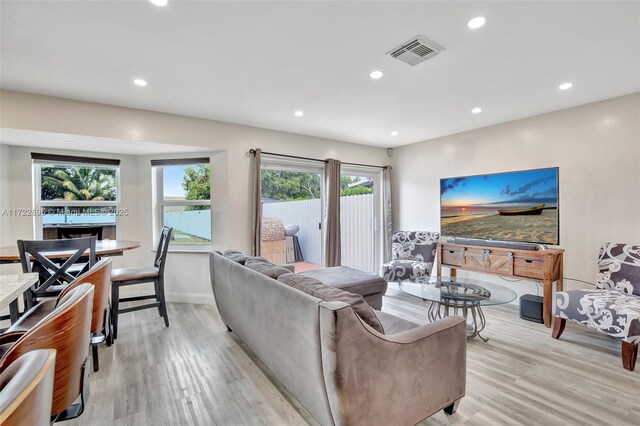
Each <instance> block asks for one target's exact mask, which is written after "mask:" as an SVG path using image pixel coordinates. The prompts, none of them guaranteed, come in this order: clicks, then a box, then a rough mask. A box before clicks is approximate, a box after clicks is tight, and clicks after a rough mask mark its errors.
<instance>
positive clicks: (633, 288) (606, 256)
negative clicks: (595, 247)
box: [597, 243, 640, 296]
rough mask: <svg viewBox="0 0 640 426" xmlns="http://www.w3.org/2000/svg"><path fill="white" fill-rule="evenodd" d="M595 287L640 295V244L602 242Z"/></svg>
mask: <svg viewBox="0 0 640 426" xmlns="http://www.w3.org/2000/svg"><path fill="white" fill-rule="evenodd" d="M597 287H598V288H605V289H606V288H615V289H617V290H620V291H621V292H623V293H627V294H635V295H636V296H640V245H633V244H625V243H606V244H604V245H603V246H602V247H601V248H600V255H599V256H598V284H597Z"/></svg>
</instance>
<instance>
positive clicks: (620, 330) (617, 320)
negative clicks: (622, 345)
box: [555, 289, 640, 343]
mask: <svg viewBox="0 0 640 426" xmlns="http://www.w3.org/2000/svg"><path fill="white" fill-rule="evenodd" d="M555 315H556V316H558V317H560V318H564V319H568V320H571V321H575V322H577V323H580V324H582V325H586V326H587V327H589V328H593V329H595V330H598V331H600V332H602V333H605V334H608V335H610V336H613V337H618V338H621V339H623V340H626V341H628V342H631V343H640V297H639V296H635V295H629V294H625V293H623V292H621V291H619V290H616V289H585V290H570V291H561V292H558V293H556V312H555Z"/></svg>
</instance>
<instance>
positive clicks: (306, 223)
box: [260, 157, 324, 272]
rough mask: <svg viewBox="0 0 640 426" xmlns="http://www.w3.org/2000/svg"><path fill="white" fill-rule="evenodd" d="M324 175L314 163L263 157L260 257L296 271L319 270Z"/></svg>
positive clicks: (321, 169) (320, 168)
mask: <svg viewBox="0 0 640 426" xmlns="http://www.w3.org/2000/svg"><path fill="white" fill-rule="evenodd" d="M323 174H324V169H323V168H322V167H321V166H318V163H315V162H309V163H307V162H304V161H296V162H291V161H286V160H280V159H268V158H264V157H263V161H262V176H261V181H260V191H261V199H262V242H261V253H260V255H261V256H263V257H265V258H267V259H269V260H270V261H271V262H273V263H276V264H293V265H294V267H295V271H296V272H303V271H306V270H311V269H318V268H320V267H321V264H322V250H323V247H322V199H323V180H324V179H323Z"/></svg>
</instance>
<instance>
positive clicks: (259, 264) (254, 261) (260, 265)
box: [244, 258, 291, 278]
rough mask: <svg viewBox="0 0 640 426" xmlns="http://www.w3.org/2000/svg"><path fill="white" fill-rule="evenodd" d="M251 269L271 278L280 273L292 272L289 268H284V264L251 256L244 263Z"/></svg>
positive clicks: (276, 276)
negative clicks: (279, 264) (276, 263)
mask: <svg viewBox="0 0 640 426" xmlns="http://www.w3.org/2000/svg"><path fill="white" fill-rule="evenodd" d="M244 266H246V267H247V268H249V269H253V270H254V271H256V272H260V273H261V274H263V275H266V276H268V277H270V278H278V277H279V276H280V275H284V274H290V273H291V271H289V270H288V269H287V268H283V267H282V266H278V265H274V264H273V263H270V262H267V261H266V260H262V259H261V258H250V259H247V261H246V262H245V263H244Z"/></svg>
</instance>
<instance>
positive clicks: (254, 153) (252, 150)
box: [249, 148, 389, 169]
mask: <svg viewBox="0 0 640 426" xmlns="http://www.w3.org/2000/svg"><path fill="white" fill-rule="evenodd" d="M249 154H251V155H256V150H255V149H253V148H252V149H250V150H249ZM262 154H264V155H275V156H276V157H285V158H295V159H297V160H309V161H319V162H321V163H327V160H319V159H317V158H310V157H299V156H297V155H288V154H278V153H275V152H267V151H262ZM342 164H344V165H347V166H361V167H375V168H378V169H386V168H388V167H389V166H376V165H373V164H362V163H342Z"/></svg>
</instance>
